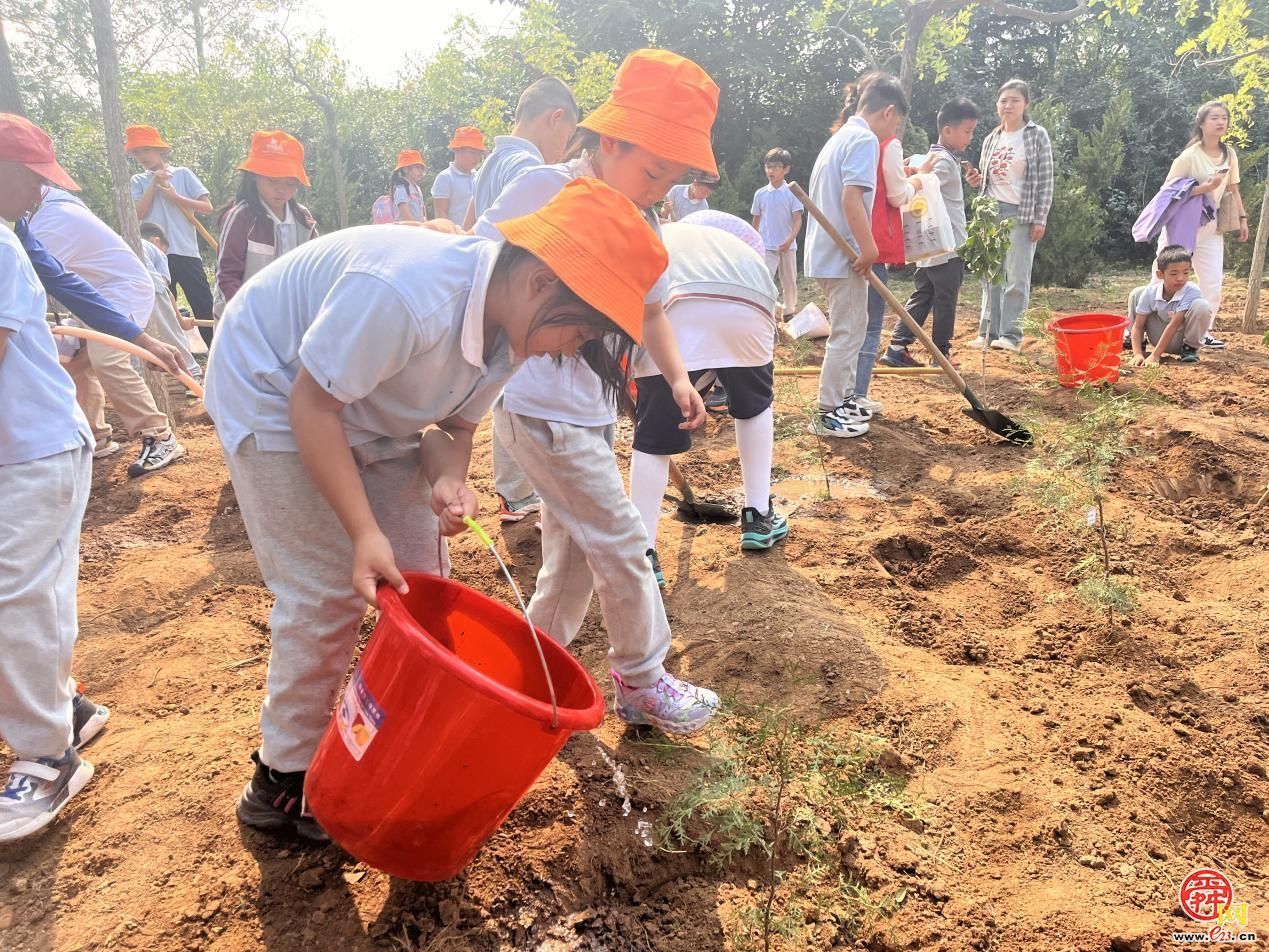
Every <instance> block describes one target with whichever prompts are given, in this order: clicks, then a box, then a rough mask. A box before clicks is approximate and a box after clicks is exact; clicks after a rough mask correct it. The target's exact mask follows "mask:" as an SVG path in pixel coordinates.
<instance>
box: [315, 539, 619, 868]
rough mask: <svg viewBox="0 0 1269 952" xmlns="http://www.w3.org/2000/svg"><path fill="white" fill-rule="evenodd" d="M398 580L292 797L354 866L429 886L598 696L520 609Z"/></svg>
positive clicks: (593, 707) (577, 726) (588, 722)
mask: <svg viewBox="0 0 1269 952" xmlns="http://www.w3.org/2000/svg"><path fill="white" fill-rule="evenodd" d="M468 525H469V528H473V530H474V531H476V533H477V535H478V537H479V538H480V539H481V541H482V542H484V543H485V544H486V545H487V546H488V547H489V548H490V549H491V550H492V551H494V554H495V555H497V552H496V550H494V549H493V543H492V541H491V540H490V539H489V537H488V536H487V535H486V534H485V533H484V531H483V530H482V529H480V527H479V526H478V525H475V524H474V523H473V522H472V521H471V520H468ZM499 562H500V563H501V562H502V560H501V558H499ZM503 571H504V573H506V575H507V578H508V579H509V580H510V579H511V575H510V572H509V571H508V570H507V568H506V566H505V564H504V565H503ZM405 578H406V582H407V583H408V585H409V593H408V594H406V595H401V594H399V593H397V592H396V591H394V590H393V589H392V588H391V587H390V586H388V585H380V586H379V592H378V594H379V606H380V614H379V620H378V622H377V624H376V625H375V629H374V632H373V633H372V634H371V636H370V641H369V643H368V644H367V646H366V650H365V652H364V653H363V654H362V656H361V659H360V661H359V662H358V664H357V667H356V669H355V670H354V671H353V675H352V678H351V679H350V680H349V683H348V686H347V687H346V688H345V690H344V694H343V697H342V699H341V700H340V703H339V706H338V707H337V708H336V711H335V714H334V716H333V717H332V719H331V722H330V724H329V726H328V727H327V728H326V733H325V735H324V736H323V737H322V742H321V744H320V745H319V747H318V749H317V754H316V756H315V757H314V758H313V762H312V765H311V766H310V768H309V774H308V780H307V783H306V785H305V790H306V795H307V798H308V805H309V808H310V809H311V810H312V812H313V815H314V816H315V817H316V819H317V820H318V822H319V823H320V824H321V825H322V828H323V829H324V830H326V832H327V833H329V834H330V836H331V838H332V839H333V840H334V841H335V842H336V843H338V844H339V845H340V846H342V847H343V848H344V849H345V850H347V851H348V852H349V853H350V854H352V855H353V856H355V857H356V858H357V859H359V860H362V861H364V862H366V863H368V864H369V865H371V866H374V867H376V868H378V869H381V870H383V871H384V872H387V873H389V874H390V875H393V876H398V877H401V878H403V879H413V880H419V881H423V882H439V881H442V880H446V879H450V878H452V877H453V876H456V875H457V874H458V873H460V872H461V871H462V870H463V869H464V868H465V867H466V866H467V864H468V863H469V862H471V860H472V858H473V857H474V856H475V855H476V853H477V851H478V850H479V849H480V847H481V846H482V845H483V844H484V842H485V841H486V840H487V839H488V838H489V837H490V836H491V835H492V834H493V832H494V831H495V830H496V829H497V828H498V827H499V826H500V825H501V824H502V821H503V820H505V819H506V817H507V815H508V814H509V813H510V812H511V811H512V809H514V808H515V805H516V804H517V803H519V801H520V799H521V798H522V797H523V796H524V794H525V793H526V792H527V791H528V789H529V788H530V787H531V786H532V785H533V783H534V781H535V780H537V778H538V776H539V775H540V774H541V773H542V771H543V770H544V769H545V768H546V766H547V764H548V763H550V761H551V760H552V759H553V758H554V757H555V755H556V754H557V753H558V752H559V751H560V748H562V747H563V746H564V744H565V742H566V741H567V740H568V738H569V737H570V736H571V735H572V734H573V733H574V732H576V731H586V730H592V729H594V728H596V727H598V726H599V724H600V722H601V721H602V720H603V717H604V699H603V695H602V694H601V693H600V690H599V686H598V685H597V684H596V683H595V680H594V679H593V678H592V677H591V676H590V674H589V673H588V672H587V671H586V670H585V669H584V668H583V667H582V666H581V665H580V664H579V663H578V662H577V661H576V659H574V658H573V656H572V655H570V654H569V653H568V651H567V650H566V649H564V648H563V647H561V646H560V645H559V644H558V643H557V642H556V641H554V640H553V639H551V638H550V637H549V636H548V635H546V634H545V633H544V632H542V631H540V630H538V629H536V628H534V627H533V626H532V624H531V623H530V624H529V625H528V627H527V628H526V622H527V614H524V615H521V614H517V613H516V612H514V611H512V610H511V609H509V608H507V607H506V606H505V605H503V604H502V603H500V602H497V601H495V600H493V599H492V598H489V597H488V596H486V595H483V594H481V593H480V592H477V591H476V590H475V589H472V588H470V587H468V586H466V585H463V584H462V583H461V582H455V581H453V580H450V579H444V578H440V577H437V576H434V575H425V574H422V573H413V572H407V573H405ZM512 587H513V588H515V583H514V581H512ZM516 596H517V598H520V595H519V591H518V590H517V591H516ZM520 605H521V608H522V609H523V606H524V602H523V599H520Z"/></svg>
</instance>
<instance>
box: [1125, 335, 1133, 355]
mask: <svg viewBox="0 0 1269 952" xmlns="http://www.w3.org/2000/svg"><path fill="white" fill-rule="evenodd" d="M1124 350H1125V351H1129V352H1130V351H1131V350H1132V336H1131V335H1130V334H1124Z"/></svg>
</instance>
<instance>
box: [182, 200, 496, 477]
mask: <svg viewBox="0 0 1269 952" xmlns="http://www.w3.org/2000/svg"><path fill="white" fill-rule="evenodd" d="M501 248H502V244H501V243H500V242H499V243H496V244H495V243H493V242H489V241H485V240H484V239H481V238H475V237H471V236H467V235H443V234H439V233H437V232H434V231H431V230H429V229H426V228H400V227H397V228H378V227H375V226H373V225H366V226H362V227H360V228H347V229H344V230H343V231H339V232H335V233H333V234H330V235H326V236H323V237H321V238H317V239H314V240H313V241H309V242H305V243H304V244H303V245H301V246H300V247H299V248H298V249H297V250H296V251H293V252H291V253H290V254H288V255H287V256H286V257H284V258H279V259H278V260H277V261H276V262H275V263H274V264H272V265H271V266H270V267H268V268H266V269H265V270H263V271H261V272H260V273H259V274H258V275H256V276H255V277H254V278H252V279H251V280H250V281H248V282H247V283H246V284H244V285H243V286H242V290H241V291H239V292H238V293H237V294H236V295H234V298H233V300H232V301H230V302H229V304H228V305H227V306H226V308H225V313H224V316H223V317H222V318H221V323H220V327H219V328H218V329H217V331H216V339H215V341H214V342H213V344H212V351H211V356H210V358H209V359H208V364H207V396H206V399H205V400H204V405H205V406H206V407H207V412H208V413H209V414H210V415H211V418H212V419H213V420H214V421H215V422H216V429H217V433H218V435H219V436H220V440H221V443H222V444H223V445H224V447H225V449H226V451H228V452H233V451H234V450H235V449H237V447H238V446H239V444H241V443H242V441H243V440H245V439H246V438H247V437H248V436H253V435H254V436H255V438H256V445H257V447H258V448H259V449H262V450H273V451H294V450H295V439H294V437H293V435H292V433H291V424H290V420H289V415H288V406H287V401H288V399H289V397H290V394H291V386H292V384H293V383H294V382H295V378H296V376H297V375H298V373H299V370H300V367H301V366H303V367H304V368H305V369H306V370H308V372H309V373H310V374H311V375H312V377H313V379H314V380H316V381H317V383H318V384H319V385H320V386H321V387H323V388H324V389H325V390H326V391H327V392H328V393H330V394H331V396H333V397H335V399H337V400H339V401H340V402H341V403H345V404H347V405H348V406H347V407H346V409H345V410H344V413H343V423H344V432H345V434H347V437H348V443H349V445H350V446H357V445H360V444H362V443H368V442H370V441H371V440H375V439H378V438H380V437H384V436H389V437H396V438H406V437H409V436H411V435H413V434H415V433H418V432H419V431H420V430H422V429H423V428H424V427H426V426H428V425H430V424H433V423H439V422H440V421H442V420H445V419H448V418H449V417H451V416H455V415H457V416H461V417H462V418H463V419H465V420H468V421H469V422H472V423H477V422H479V421H480V419H481V417H483V416H484V415H485V414H486V413H487V412H489V408H490V407H491V406H492V405H493V402H494V400H495V399H497V396H498V392H499V391H500V390H501V389H502V385H503V383H504V382H505V381H506V380H507V378H508V377H510V376H511V370H512V367H511V363H510V352H509V350H508V348H507V344H506V340H505V339H504V338H503V336H502V335H501V334H499V335H498V337H497V338H496V339H495V340H494V341H492V342H490V344H489V346H488V348H487V347H486V341H485V336H484V311H485V293H486V290H487V289H488V285H489V279H490V277H491V275H492V273H493V266H494V263H495V261H496V260H497V258H498V254H499V252H500V250H501ZM487 349H488V353H487V354H486V350H487Z"/></svg>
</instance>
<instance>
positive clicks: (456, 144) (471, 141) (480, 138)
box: [449, 126, 487, 152]
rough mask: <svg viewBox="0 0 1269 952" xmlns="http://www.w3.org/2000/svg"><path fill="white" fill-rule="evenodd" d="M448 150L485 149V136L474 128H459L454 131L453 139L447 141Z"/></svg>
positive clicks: (482, 150)
mask: <svg viewBox="0 0 1269 952" xmlns="http://www.w3.org/2000/svg"><path fill="white" fill-rule="evenodd" d="M449 148H450V149H479V150H480V151H481V152H485V151H487V150H486V149H485V136H484V133H482V132H481V131H480V130H479V129H477V128H476V127H475V126H460V127H459V128H457V129H455V130H454V138H452V139H450V140H449Z"/></svg>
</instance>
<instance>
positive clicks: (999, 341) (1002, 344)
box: [991, 337, 1022, 354]
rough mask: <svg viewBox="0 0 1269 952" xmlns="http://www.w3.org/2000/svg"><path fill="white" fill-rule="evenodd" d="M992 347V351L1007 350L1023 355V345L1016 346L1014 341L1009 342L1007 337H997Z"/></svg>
mask: <svg viewBox="0 0 1269 952" xmlns="http://www.w3.org/2000/svg"><path fill="white" fill-rule="evenodd" d="M991 347H992V350H1007V351H1009V352H1010V353H1013V354H1017V353H1021V351H1022V345H1021V344H1015V343H1014V342H1013V341H1011V340H1009V339H1008V338H1007V337H997V338H996V339H995V340H994V341H992V342H991Z"/></svg>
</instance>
